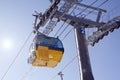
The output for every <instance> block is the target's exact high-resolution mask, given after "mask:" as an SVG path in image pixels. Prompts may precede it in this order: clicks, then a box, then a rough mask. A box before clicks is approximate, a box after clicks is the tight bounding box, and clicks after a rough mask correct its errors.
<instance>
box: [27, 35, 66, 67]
mask: <svg viewBox="0 0 120 80" xmlns="http://www.w3.org/2000/svg"><path fill="white" fill-rule="evenodd" d="M63 53H64V48H63V44H62V42H61V41H60V39H59V38H54V37H49V36H46V35H44V34H42V33H37V34H36V36H35V38H34V40H33V43H32V45H31V47H30V53H29V58H28V63H30V64H32V65H33V66H40V67H41V66H43V67H55V66H57V64H58V63H59V62H60V61H61V59H62V56H63Z"/></svg>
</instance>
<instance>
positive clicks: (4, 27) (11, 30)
mask: <svg viewBox="0 0 120 80" xmlns="http://www.w3.org/2000/svg"><path fill="white" fill-rule="evenodd" d="M93 1H94V0H83V3H85V4H90V3H92V2H93ZM103 1H104V0H98V2H97V3H96V4H95V5H94V6H97V5H99V4H100V3H102V2H103ZM119 5H120V1H118V0H109V1H108V2H107V3H106V4H104V5H103V6H101V8H103V9H105V10H107V11H108V12H107V13H105V14H103V17H102V19H101V20H103V21H107V20H109V19H112V18H113V17H115V16H118V15H120V11H119V9H120V7H119ZM49 6H50V2H49V1H48V0H43V1H41V0H19V1H18V0H1V1H0V37H1V39H0V55H1V56H0V79H1V78H2V76H3V75H4V73H5V72H6V70H7V69H8V66H9V65H10V64H11V63H12V61H13V60H14V58H15V57H16V55H17V54H18V52H19V50H20V48H21V47H22V45H23V44H24V42H25V40H26V38H27V37H28V35H29V34H30V33H31V32H32V29H33V22H34V17H33V16H32V14H33V13H34V11H35V10H36V11H38V12H44V11H45V10H46V9H47V8H48V7H49ZM88 18H92V17H90V16H88ZM92 19H93V18H92ZM61 24H62V22H61V23H59V24H58V25H57V26H56V27H55V29H54V30H53V32H51V34H50V36H53V35H54V34H55V33H56V31H57V30H58V28H59V27H60V25H61ZM64 27H65V26H64ZM71 28H72V26H70V27H69V28H68V30H66V31H65V33H64V34H62V36H61V37H60V39H62V38H63V36H64V35H65V34H66V33H67V32H68V31H69V30H70V29H71ZM119 34H120V29H118V30H115V31H114V32H113V33H110V34H109V35H108V36H106V37H104V38H103V40H100V41H99V43H97V44H96V45H95V46H94V47H91V46H89V55H90V60H91V66H92V71H93V75H94V78H95V80H119V79H120V78H119V76H120V69H119V68H120V62H119V61H120V45H119V42H120V37H119ZM33 38H34V34H32V36H31V37H30V39H29V40H28V41H27V43H26V45H25V46H24V48H23V49H22V51H21V53H20V55H19V56H18V57H17V59H16V61H15V62H14V64H13V65H12V67H11V68H10V69H9V71H8V72H7V74H6V76H5V77H4V79H3V80H41V79H42V80H60V77H59V76H56V75H57V73H58V72H59V71H61V70H62V69H63V68H64V66H65V65H66V64H68V63H69V62H70V61H71V59H72V58H74V57H75V56H76V55H77V53H76V52H77V51H76V45H75V38H74V30H72V32H71V33H70V34H69V35H68V36H67V37H66V38H65V39H64V40H63V45H64V48H65V53H64V56H63V58H62V60H61V62H60V63H59V64H58V66H57V67H55V68H43V67H33V66H31V65H30V64H27V58H28V52H29V46H30V44H31V43H32V40H33ZM5 40H10V41H11V43H12V47H11V49H6V48H4V46H3V45H2V44H3V42H4V41H5ZM31 68H32V69H31ZM29 70H31V71H29ZM63 74H64V76H63V77H64V80H73V79H74V80H80V79H79V68H78V60H77V58H76V59H75V60H74V61H73V62H72V63H71V64H70V65H68V66H67V67H66V68H65V69H64V70H63ZM53 77H54V78H53Z"/></svg>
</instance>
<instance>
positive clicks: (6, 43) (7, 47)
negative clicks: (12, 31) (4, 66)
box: [3, 40, 12, 49]
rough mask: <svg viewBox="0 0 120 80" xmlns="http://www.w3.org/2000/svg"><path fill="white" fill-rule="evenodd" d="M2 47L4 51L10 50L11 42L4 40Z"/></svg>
mask: <svg viewBox="0 0 120 80" xmlns="http://www.w3.org/2000/svg"><path fill="white" fill-rule="evenodd" d="M3 47H4V48H6V49H11V48H12V41H11V40H4V41H3Z"/></svg>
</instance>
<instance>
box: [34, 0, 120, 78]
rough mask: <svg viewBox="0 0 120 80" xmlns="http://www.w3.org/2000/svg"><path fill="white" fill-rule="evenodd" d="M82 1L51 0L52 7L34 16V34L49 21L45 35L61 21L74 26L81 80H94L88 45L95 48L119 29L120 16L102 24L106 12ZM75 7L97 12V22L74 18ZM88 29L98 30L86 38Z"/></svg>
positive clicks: (78, 17)
mask: <svg viewBox="0 0 120 80" xmlns="http://www.w3.org/2000/svg"><path fill="white" fill-rule="evenodd" d="M61 1H63V2H64V3H63V5H62V6H60V8H59V7H58V5H59V3H60V2H61ZM81 1H82V0H50V2H51V6H50V7H49V9H47V10H46V11H45V13H43V14H42V13H36V14H35V15H34V16H35V23H34V32H37V31H38V29H39V28H40V27H43V26H45V24H46V23H47V22H48V21H49V22H48V25H47V26H46V27H45V29H44V31H43V34H45V35H49V33H50V32H51V31H52V30H53V29H54V27H55V26H56V24H57V23H58V22H59V21H60V20H62V21H64V22H66V23H68V24H70V25H72V26H73V27H74V30H75V34H76V35H75V36H76V44H77V49H78V55H79V56H78V59H79V64H80V74H81V75H80V76H81V80H94V78H93V74H92V70H91V64H90V59H89V54H88V49H87V47H88V44H87V43H89V44H90V45H92V46H94V44H95V43H97V42H98V41H99V40H100V39H102V38H103V37H104V36H106V35H108V34H109V32H113V31H114V29H118V28H119V27H120V16H117V17H115V18H113V19H112V20H110V21H108V22H100V18H101V15H102V13H105V12H106V10H104V9H101V8H98V7H93V6H91V5H86V4H83V3H81ZM74 5H77V6H81V7H84V8H85V9H87V8H88V9H91V10H94V11H96V12H97V17H96V20H95V21H93V20H90V19H87V18H85V17H82V16H73V15H71V14H69V11H70V9H71V8H72V7H74ZM87 28H96V31H94V32H93V33H92V35H90V36H88V37H87V38H86V34H85V29H87Z"/></svg>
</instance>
